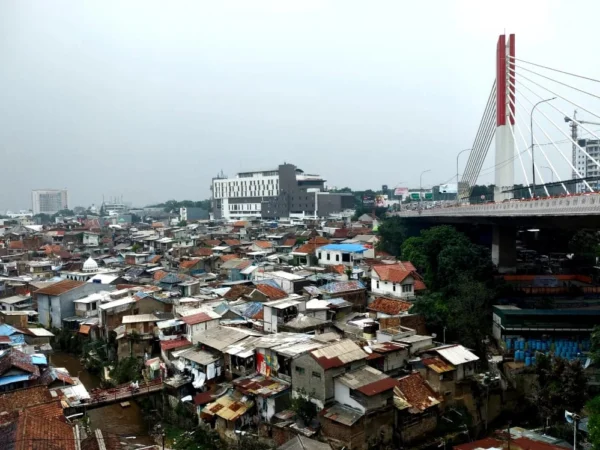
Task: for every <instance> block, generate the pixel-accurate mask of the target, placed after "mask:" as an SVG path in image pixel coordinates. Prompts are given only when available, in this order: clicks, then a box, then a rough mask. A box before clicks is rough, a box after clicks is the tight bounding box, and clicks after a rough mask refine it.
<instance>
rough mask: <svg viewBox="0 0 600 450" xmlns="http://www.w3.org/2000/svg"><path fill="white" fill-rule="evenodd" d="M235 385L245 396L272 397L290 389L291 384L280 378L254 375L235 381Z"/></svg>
mask: <svg viewBox="0 0 600 450" xmlns="http://www.w3.org/2000/svg"><path fill="white" fill-rule="evenodd" d="M233 385H234V386H235V387H236V388H237V389H238V390H239V391H240V392H242V393H243V394H246V395H247V394H252V395H258V396H260V397H270V396H272V395H275V394H278V393H280V392H283V391H285V390H286V389H289V387H290V384H289V383H286V382H285V381H283V380H280V379H279V378H272V377H265V376H264V375H260V374H254V375H250V376H247V377H243V378H238V379H236V380H233Z"/></svg>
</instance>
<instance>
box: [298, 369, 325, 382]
mask: <svg viewBox="0 0 600 450" xmlns="http://www.w3.org/2000/svg"><path fill="white" fill-rule="evenodd" d="M305 372H306V371H305V370H304V367H300V366H296V373H298V374H299V375H304V373H305ZM312 376H313V378H319V379H320V378H321V374H320V373H319V372H315V371H313V373H312Z"/></svg>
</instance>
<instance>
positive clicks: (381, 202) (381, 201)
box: [375, 195, 388, 208]
mask: <svg viewBox="0 0 600 450" xmlns="http://www.w3.org/2000/svg"><path fill="white" fill-rule="evenodd" d="M375 206H377V207H378V208H387V206H388V196H387V195H376V196H375Z"/></svg>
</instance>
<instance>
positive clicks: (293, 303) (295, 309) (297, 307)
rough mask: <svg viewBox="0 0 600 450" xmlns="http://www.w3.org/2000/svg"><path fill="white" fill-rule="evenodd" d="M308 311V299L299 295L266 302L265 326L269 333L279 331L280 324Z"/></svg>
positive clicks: (264, 312)
mask: <svg viewBox="0 0 600 450" xmlns="http://www.w3.org/2000/svg"><path fill="white" fill-rule="evenodd" d="M305 311H306V301H305V300H304V298H302V297H301V296H299V295H295V296H291V297H288V298H284V299H282V300H275V301H272V302H267V303H265V304H264V311H263V317H264V319H263V327H264V331H265V332H267V333H277V332H278V329H279V326H280V325H283V324H285V323H287V322H289V321H290V320H292V319H294V318H296V317H298V314H299V313H304V312H305Z"/></svg>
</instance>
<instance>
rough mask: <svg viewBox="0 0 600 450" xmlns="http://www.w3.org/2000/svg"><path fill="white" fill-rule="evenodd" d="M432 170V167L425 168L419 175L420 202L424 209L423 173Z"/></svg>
mask: <svg viewBox="0 0 600 450" xmlns="http://www.w3.org/2000/svg"><path fill="white" fill-rule="evenodd" d="M427 172H431V169H427V170H424V171H423V172H421V175H419V204H420V205H421V209H423V174H424V173H427Z"/></svg>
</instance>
